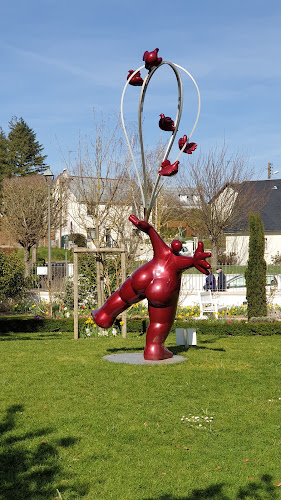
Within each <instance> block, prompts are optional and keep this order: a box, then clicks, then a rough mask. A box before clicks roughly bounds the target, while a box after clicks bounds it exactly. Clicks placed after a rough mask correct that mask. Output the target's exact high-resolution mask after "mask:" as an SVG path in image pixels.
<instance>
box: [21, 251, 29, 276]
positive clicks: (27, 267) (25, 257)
mask: <svg viewBox="0 0 281 500" xmlns="http://www.w3.org/2000/svg"><path fill="white" fill-rule="evenodd" d="M23 253H24V265H25V277H27V276H30V247H24V249H23Z"/></svg>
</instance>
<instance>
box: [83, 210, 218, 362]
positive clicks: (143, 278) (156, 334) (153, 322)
mask: <svg viewBox="0 0 281 500" xmlns="http://www.w3.org/2000/svg"><path fill="white" fill-rule="evenodd" d="M129 219H130V221H131V222H132V223H133V224H134V225H135V226H136V227H137V228H138V229H140V230H141V231H144V232H145V233H147V234H148V236H149V238H150V240H151V243H152V246H153V252H154V255H153V259H152V260H151V261H150V262H147V263H146V264H143V265H142V266H141V267H140V268H139V269H137V270H136V271H135V272H134V273H133V274H132V276H130V277H129V278H128V279H127V280H126V281H125V282H124V283H123V284H122V285H121V286H120V288H119V289H118V290H117V291H116V292H114V293H113V294H112V295H111V296H110V297H109V298H108V299H107V301H106V302H105V304H104V305H103V306H102V307H101V308H100V309H98V310H95V311H92V316H93V318H94V320H95V322H96V323H97V324H98V325H99V326H101V327H102V328H109V327H110V326H111V325H112V324H113V322H114V320H115V318H116V317H117V316H118V315H119V314H120V313H121V312H123V311H125V310H126V309H127V308H128V307H130V306H131V305H132V304H135V303H137V302H139V301H140V300H143V299H145V298H146V299H147V300H148V313H149V320H150V323H149V326H148V329H147V334H146V346H145V350H144V359H147V360H160V359H166V358H171V357H172V356H173V353H172V352H170V351H169V350H168V349H167V348H166V347H165V346H164V342H165V340H166V338H167V336H168V334H169V331H170V329H171V327H172V325H173V322H174V318H175V314H176V309H177V303H178V297H179V292H180V285H181V275H182V272H183V271H184V270H185V269H188V268H189V267H192V266H194V267H196V269H198V270H199V271H201V272H202V273H204V274H208V268H209V267H210V264H209V263H208V262H206V260H205V259H206V258H207V257H210V256H211V254H210V253H209V252H204V246H203V243H202V242H199V244H198V248H197V250H196V251H195V253H194V256H193V257H185V256H183V255H180V254H179V252H180V251H181V248H182V244H181V242H180V241H179V240H173V241H172V243H171V247H169V246H168V245H166V243H164V241H163V240H162V239H161V238H160V236H159V234H158V233H157V232H156V231H155V229H154V228H153V226H151V224H149V223H148V222H147V221H145V220H139V219H138V218H137V217H136V216H135V215H130V217H129Z"/></svg>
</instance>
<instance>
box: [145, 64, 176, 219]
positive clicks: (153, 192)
mask: <svg viewBox="0 0 281 500" xmlns="http://www.w3.org/2000/svg"><path fill="white" fill-rule="evenodd" d="M163 64H168V65H169V66H170V67H171V68H172V69H173V71H174V73H175V75H176V78H177V83H178V109H177V116H176V119H175V130H174V131H173V134H172V136H171V138H170V140H169V143H168V146H167V149H166V152H165V154H164V158H163V160H162V162H163V161H164V160H166V158H167V157H168V155H169V153H170V151H171V149H172V146H173V144H174V140H175V138H176V134H177V132H178V128H179V124H180V119H181V115H182V108H183V88H182V80H181V76H180V74H179V72H178V70H177V69H176V67H175V65H174V64H173V63H170V62H167V61H163V62H162V63H161V64H160V65H159V66H158V67H157V68H156V69H158V68H159V67H160V66H162V65H163ZM162 162H161V164H162ZM161 164H160V165H161ZM160 179H161V176H160V175H159V174H158V175H157V178H156V181H155V184H154V187H153V190H152V194H151V198H150V202H149V206H148V209H147V220H148V217H149V215H150V212H151V210H152V207H153V205H154V203H155V201H156V198H157V196H158V194H159V192H160V190H161V188H162V186H161V187H160V189H159V190H158V191H157V194H156V190H157V188H158V185H159V182H160ZM163 183H164V182H163ZM163 183H162V185H163Z"/></svg>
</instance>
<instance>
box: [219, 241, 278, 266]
mask: <svg viewBox="0 0 281 500" xmlns="http://www.w3.org/2000/svg"><path fill="white" fill-rule="evenodd" d="M231 252H234V253H236V255H237V264H238V265H246V264H247V261H248V258H249V236H248V235H227V236H226V253H227V254H230V253H231ZM278 253H280V254H281V234H269V233H265V252H264V258H265V260H266V262H267V264H272V257H275V256H276V255H277V254H278Z"/></svg>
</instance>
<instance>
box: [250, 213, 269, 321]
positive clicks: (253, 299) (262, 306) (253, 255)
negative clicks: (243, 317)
mask: <svg viewBox="0 0 281 500" xmlns="http://www.w3.org/2000/svg"><path fill="white" fill-rule="evenodd" d="M249 230H250V240H249V260H248V267H247V269H246V272H245V278H246V287H247V302H248V318H251V317H252V316H255V317H258V316H267V304H266V288H265V287H266V262H265V259H264V228H263V222H262V220H261V216H260V214H258V213H257V214H254V213H253V212H251V213H250V217H249Z"/></svg>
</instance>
